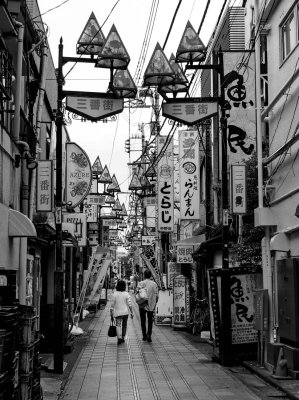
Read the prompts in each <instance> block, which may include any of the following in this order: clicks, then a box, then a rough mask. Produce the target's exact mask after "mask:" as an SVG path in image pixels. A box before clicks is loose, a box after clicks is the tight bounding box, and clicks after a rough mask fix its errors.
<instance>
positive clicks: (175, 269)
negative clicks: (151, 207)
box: [167, 261, 181, 288]
mask: <svg viewBox="0 0 299 400" xmlns="http://www.w3.org/2000/svg"><path fill="white" fill-rule="evenodd" d="M167 265H168V269H167V272H168V276H167V281H168V287H169V288H172V287H173V279H174V278H175V277H176V276H178V275H180V274H181V266H180V265H179V264H178V263H176V262H172V261H170V262H168V264H167Z"/></svg>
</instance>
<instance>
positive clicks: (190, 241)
mask: <svg viewBox="0 0 299 400" xmlns="http://www.w3.org/2000/svg"><path fill="white" fill-rule="evenodd" d="M205 240H206V236H205V235H198V236H192V237H191V238H188V239H182V240H179V241H178V242H177V243H176V246H183V245H187V244H189V245H193V246H199V245H200V243H202V242H204V241H205Z"/></svg>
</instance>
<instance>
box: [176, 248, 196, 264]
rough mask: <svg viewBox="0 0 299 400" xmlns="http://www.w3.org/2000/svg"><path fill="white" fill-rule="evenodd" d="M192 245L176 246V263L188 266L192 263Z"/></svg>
mask: <svg viewBox="0 0 299 400" xmlns="http://www.w3.org/2000/svg"><path fill="white" fill-rule="evenodd" d="M193 251H194V248H193V245H178V247H177V262H178V263H180V264H189V263H192V262H193V258H192V253H193Z"/></svg>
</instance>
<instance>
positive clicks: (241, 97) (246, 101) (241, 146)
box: [223, 51, 256, 164]
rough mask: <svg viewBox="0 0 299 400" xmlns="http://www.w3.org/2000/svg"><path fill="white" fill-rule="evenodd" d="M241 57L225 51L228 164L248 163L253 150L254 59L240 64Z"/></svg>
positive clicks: (254, 134) (254, 122) (250, 58)
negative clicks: (228, 108)
mask: <svg viewBox="0 0 299 400" xmlns="http://www.w3.org/2000/svg"><path fill="white" fill-rule="evenodd" d="M242 57H244V53H241V52H238V51H224V52H223V65H224V82H226V84H227V86H226V91H225V100H226V102H227V105H228V106H229V107H230V110H229V117H228V118H227V131H228V135H227V143H228V158H229V160H228V161H229V163H230V164H236V163H240V162H242V161H243V160H245V161H246V160H248V159H249V158H250V157H251V155H252V154H253V152H254V150H255V147H256V112H255V107H254V99H255V72H254V71H255V67H254V62H255V60H254V57H252V56H248V57H247V61H246V62H243V63H242V62H240V60H242Z"/></svg>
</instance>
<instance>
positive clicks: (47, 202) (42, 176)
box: [36, 160, 53, 212]
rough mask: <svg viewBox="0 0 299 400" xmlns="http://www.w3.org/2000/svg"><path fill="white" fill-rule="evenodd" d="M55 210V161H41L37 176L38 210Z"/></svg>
mask: <svg viewBox="0 0 299 400" xmlns="http://www.w3.org/2000/svg"><path fill="white" fill-rule="evenodd" d="M52 210H53V161H52V160H44V161H39V162H38V165H37V177H36V211H41V212H51V211H52Z"/></svg>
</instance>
